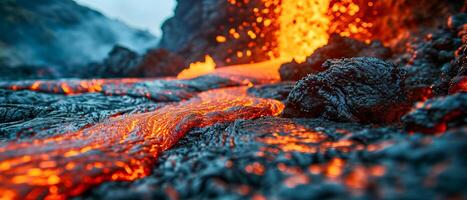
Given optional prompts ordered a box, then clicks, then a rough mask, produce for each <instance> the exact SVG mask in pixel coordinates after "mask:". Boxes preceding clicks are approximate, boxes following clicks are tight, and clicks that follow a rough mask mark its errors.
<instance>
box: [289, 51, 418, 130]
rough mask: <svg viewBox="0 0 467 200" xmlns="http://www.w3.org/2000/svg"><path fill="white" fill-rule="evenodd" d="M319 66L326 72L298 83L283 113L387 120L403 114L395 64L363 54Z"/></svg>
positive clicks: (404, 104)
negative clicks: (362, 55) (365, 56)
mask: <svg viewBox="0 0 467 200" xmlns="http://www.w3.org/2000/svg"><path fill="white" fill-rule="evenodd" d="M322 67H323V68H324V69H326V71H324V72H321V73H318V74H310V75H308V76H307V77H305V78H303V79H302V80H300V81H299V82H298V83H297V85H296V86H295V88H294V89H293V90H292V92H291V93H290V95H289V97H288V99H287V103H286V108H285V110H284V112H283V113H282V115H283V116H285V117H309V118H318V117H323V118H326V119H330V120H335V121H346V122H360V123H389V122H394V121H398V120H399V119H400V116H402V115H403V114H405V113H406V111H407V108H408V106H409V104H408V103H407V102H406V101H407V99H406V98H405V93H404V90H403V74H404V71H403V70H401V69H399V68H398V67H395V66H394V65H392V64H390V63H387V62H384V61H382V60H379V59H376V58H364V57H361V58H351V59H334V60H328V61H326V62H325V63H324V64H323V66H322Z"/></svg>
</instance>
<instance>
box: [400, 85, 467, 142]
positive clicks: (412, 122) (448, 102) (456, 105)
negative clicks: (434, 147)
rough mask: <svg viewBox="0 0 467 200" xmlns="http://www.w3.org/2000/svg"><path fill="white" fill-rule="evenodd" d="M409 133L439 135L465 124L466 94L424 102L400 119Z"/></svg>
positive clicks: (466, 119)
mask: <svg viewBox="0 0 467 200" xmlns="http://www.w3.org/2000/svg"><path fill="white" fill-rule="evenodd" d="M402 122H403V123H404V125H405V127H406V129H407V130H409V131H420V132H424V133H440V132H445V131H446V130H447V129H451V128H455V127H462V126H465V124H467V93H458V94H455V95H450V96H446V97H440V98H434V99H430V100H428V101H426V102H425V103H423V105H422V106H421V107H420V108H417V109H415V110H414V111H412V112H410V113H409V114H407V115H405V116H404V117H403V118H402Z"/></svg>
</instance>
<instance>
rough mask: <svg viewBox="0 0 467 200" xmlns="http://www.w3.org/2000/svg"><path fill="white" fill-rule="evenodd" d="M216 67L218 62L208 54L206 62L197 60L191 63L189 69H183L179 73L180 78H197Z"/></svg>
mask: <svg viewBox="0 0 467 200" xmlns="http://www.w3.org/2000/svg"><path fill="white" fill-rule="evenodd" d="M214 69H216V63H215V62H214V59H212V58H211V56H206V57H205V60H204V62H196V63H192V64H190V66H189V67H188V69H185V70H183V71H182V72H180V74H178V76H177V78H179V79H190V78H195V77H198V76H201V75H204V74H208V73H210V72H212V71H214Z"/></svg>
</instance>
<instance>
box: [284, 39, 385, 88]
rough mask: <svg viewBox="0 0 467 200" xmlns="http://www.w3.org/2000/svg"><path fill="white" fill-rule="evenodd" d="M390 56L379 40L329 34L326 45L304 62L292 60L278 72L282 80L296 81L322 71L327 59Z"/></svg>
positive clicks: (381, 57)
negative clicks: (367, 40) (366, 40)
mask: <svg viewBox="0 0 467 200" xmlns="http://www.w3.org/2000/svg"><path fill="white" fill-rule="evenodd" d="M390 56H391V50H390V49H388V48H386V47H384V46H383V45H382V44H381V43H380V42H378V41H374V42H373V43H371V44H370V45H367V44H365V43H364V42H360V41H358V40H355V39H351V38H346V37H341V36H339V35H337V34H333V35H331V37H330V38H329V42H328V44H327V45H326V46H324V47H321V48H319V49H317V50H316V51H315V52H314V53H313V54H312V55H311V56H309V57H308V58H307V59H306V61H305V62H304V63H297V62H296V61H292V62H290V63H286V64H284V65H282V66H281V68H280V70H279V72H280V75H281V79H282V80H283V81H297V80H300V79H301V78H303V77H305V76H306V75H308V74H315V73H318V72H321V71H324V69H323V68H322V64H323V63H324V62H325V61H326V60H327V59H332V58H350V57H375V58H380V59H386V58H389V57H390Z"/></svg>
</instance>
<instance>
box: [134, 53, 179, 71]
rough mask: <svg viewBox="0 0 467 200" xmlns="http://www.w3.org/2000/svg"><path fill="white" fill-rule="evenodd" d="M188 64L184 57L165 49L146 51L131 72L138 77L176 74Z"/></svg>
mask: <svg viewBox="0 0 467 200" xmlns="http://www.w3.org/2000/svg"><path fill="white" fill-rule="evenodd" d="M187 66H188V63H186V62H185V59H184V58H183V57H181V56H179V55H177V54H175V53H172V52H170V51H167V50H165V49H153V50H150V51H148V52H147V53H146V54H145V55H144V56H143V57H142V60H141V63H140V64H139V65H138V66H137V67H136V69H135V70H134V71H133V73H132V74H134V76H139V77H164V76H176V75H177V74H178V73H180V72H181V71H182V70H183V69H185V68H186V67H187Z"/></svg>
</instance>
